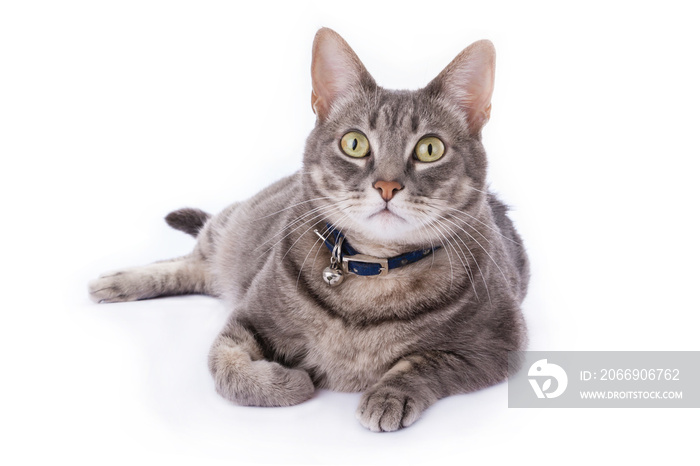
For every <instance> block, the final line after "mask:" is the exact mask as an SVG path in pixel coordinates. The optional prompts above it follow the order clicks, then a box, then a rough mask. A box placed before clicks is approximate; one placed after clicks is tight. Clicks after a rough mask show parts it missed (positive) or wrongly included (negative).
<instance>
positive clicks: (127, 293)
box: [88, 270, 143, 303]
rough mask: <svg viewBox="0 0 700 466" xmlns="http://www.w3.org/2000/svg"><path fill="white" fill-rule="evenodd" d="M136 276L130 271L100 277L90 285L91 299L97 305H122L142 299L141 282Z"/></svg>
mask: <svg viewBox="0 0 700 466" xmlns="http://www.w3.org/2000/svg"><path fill="white" fill-rule="evenodd" d="M140 279H141V277H137V276H136V274H134V273H132V272H131V271H129V270H122V271H118V272H110V273H106V274H104V275H100V278H98V279H96V280H92V281H91V282H90V283H89V284H88V292H89V293H90V299H92V300H93V301H95V302H96V303H121V302H125V301H136V300H138V299H141V298H142V297H143V296H142V295H143V293H142V292H141V290H140V286H139V280H140Z"/></svg>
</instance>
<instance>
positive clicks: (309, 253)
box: [296, 214, 349, 289]
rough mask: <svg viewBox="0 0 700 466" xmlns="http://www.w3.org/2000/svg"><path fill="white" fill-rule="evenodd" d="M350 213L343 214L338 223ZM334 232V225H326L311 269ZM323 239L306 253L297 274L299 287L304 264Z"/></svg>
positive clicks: (319, 239) (316, 242)
mask: <svg viewBox="0 0 700 466" xmlns="http://www.w3.org/2000/svg"><path fill="white" fill-rule="evenodd" d="M348 216H349V215H348V214H343V216H342V217H340V220H339V221H338V223H342V221H343V220H344V219H345V218H347V217H348ZM331 232H332V227H331V226H330V225H326V228H325V229H324V230H323V233H321V236H323V235H325V236H323V241H322V242H321V244H320V246H319V248H318V250H317V251H316V255H315V256H314V262H313V263H312V264H311V270H313V268H314V266H315V265H316V258H317V257H318V253H319V252H320V251H321V248H323V247H324V243H325V242H326V240H327V239H328V237H329V236H330V235H331ZM319 241H321V238H318V239H317V240H316V241H315V242H314V244H313V245H312V246H311V248H310V249H309V252H308V253H307V254H306V257H304V262H302V263H301V267H300V268H299V275H297V283H296V288H297V289H298V288H299V279H300V278H301V272H302V271H303V270H304V264H306V260H307V259H308V258H309V255H311V252H313V250H314V248H315V247H316V245H317V244H318V242H319Z"/></svg>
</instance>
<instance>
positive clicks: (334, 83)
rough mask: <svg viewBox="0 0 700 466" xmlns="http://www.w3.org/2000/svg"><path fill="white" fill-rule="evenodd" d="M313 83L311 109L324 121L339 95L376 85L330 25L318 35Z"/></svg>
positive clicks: (315, 40) (314, 50)
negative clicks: (361, 87)
mask: <svg viewBox="0 0 700 466" xmlns="http://www.w3.org/2000/svg"><path fill="white" fill-rule="evenodd" d="M311 84H312V87H313V90H312V91H311V108H313V110H314V113H315V114H316V115H318V117H319V119H321V120H323V119H325V118H326V117H327V116H328V114H329V113H330V111H331V108H332V106H333V102H335V101H336V100H337V99H338V98H340V97H342V96H344V95H347V94H349V93H351V92H352V91H353V90H354V89H357V88H358V87H360V86H364V87H373V86H376V84H375V83H374V79H373V78H372V76H371V75H370V74H369V73H368V72H367V69H365V66H364V65H363V64H362V62H361V61H360V59H359V58H358V57H357V55H355V52H353V50H352V49H351V48H350V46H349V45H348V43H347V42H345V41H344V40H343V38H342V37H340V35H339V34H338V33H337V32H335V31H334V30H332V29H329V28H321V29H319V31H318V32H317V33H316V37H315V38H314V45H313V52H312V59H311Z"/></svg>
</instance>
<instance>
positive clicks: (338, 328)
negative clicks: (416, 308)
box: [305, 319, 419, 392]
mask: <svg viewBox="0 0 700 466" xmlns="http://www.w3.org/2000/svg"><path fill="white" fill-rule="evenodd" d="M308 337H309V347H308V351H307V354H306V357H305V365H306V366H307V367H308V368H309V369H312V370H313V372H314V373H315V374H317V375H318V376H319V380H320V381H321V385H322V387H323V388H329V389H332V390H337V391H346V392H352V391H360V390H365V389H366V388H367V387H369V386H371V385H372V384H374V383H375V382H377V381H378V380H379V378H380V377H381V376H382V375H383V374H384V373H386V371H387V370H389V369H390V368H391V366H392V364H394V363H395V362H396V360H397V359H399V358H400V357H401V356H404V355H405V354H407V353H408V352H410V348H411V347H412V346H414V345H415V344H416V342H417V340H418V339H419V337H418V335H417V334H416V332H415V331H413V330H412V329H411V328H410V324H405V323H385V324H380V325H375V326H371V327H364V328H360V327H354V326H348V325H347V323H344V322H343V321H341V320H339V319H329V320H325V321H323V322H319V321H317V322H316V325H314V326H313V330H312V331H311V332H310V333H309V335H308Z"/></svg>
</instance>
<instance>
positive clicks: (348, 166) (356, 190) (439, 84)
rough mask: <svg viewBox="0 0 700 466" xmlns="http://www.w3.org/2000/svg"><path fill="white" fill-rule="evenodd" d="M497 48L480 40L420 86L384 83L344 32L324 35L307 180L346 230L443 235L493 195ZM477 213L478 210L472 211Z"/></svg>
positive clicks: (379, 236)
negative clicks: (489, 171)
mask: <svg viewBox="0 0 700 466" xmlns="http://www.w3.org/2000/svg"><path fill="white" fill-rule="evenodd" d="M494 64H495V51H494V48H493V45H492V44H491V42H489V41H479V42H476V43H474V44H472V45H470V46H469V47H468V48H466V49H465V50H464V51H462V52H461V53H460V54H459V55H458V56H457V57H456V58H455V59H454V60H453V61H452V62H451V63H450V64H449V65H448V66H447V67H446V68H445V69H444V70H443V71H442V72H441V73H440V74H439V75H438V76H437V77H436V78H435V79H434V80H433V81H431V82H430V83H429V84H428V85H427V86H426V87H425V88H423V89H420V90H417V91H393V90H387V89H383V88H381V87H379V86H377V84H376V83H375V81H374V79H373V78H372V76H371V75H370V74H369V73H368V72H367V70H366V69H365V67H364V66H363V64H362V62H361V61H360V60H359V58H358V57H357V55H355V53H354V52H353V51H352V49H351V48H350V47H349V46H348V44H347V43H346V42H345V41H344V40H343V39H342V38H341V37H340V36H339V35H338V34H337V33H335V32H334V31H332V30H330V29H325V28H324V29H321V30H319V31H318V33H317V34H316V38H315V40H314V45H313V60H312V65H311V73H312V83H313V92H312V95H311V104H312V107H313V110H314V112H315V113H316V115H317V122H316V127H315V128H314V130H313V131H312V133H311V135H310V136H309V138H308V140H307V145H306V151H305V155H304V183H305V189H306V192H307V195H308V196H310V198H312V197H313V198H318V200H317V201H315V202H314V203H315V204H317V205H318V206H319V207H317V209H318V210H317V212H318V213H319V214H321V213H325V218H326V219H328V220H329V221H330V222H331V223H332V224H333V225H334V226H336V228H339V229H341V230H342V231H344V232H347V233H348V234H350V235H352V234H353V233H354V234H357V235H360V236H362V237H365V238H368V239H370V240H372V241H376V242H379V243H381V242H384V243H386V242H389V243H408V244H415V243H416V242H421V243H424V244H425V243H428V242H432V241H435V242H438V241H440V239H441V235H449V232H450V231H454V230H455V227H454V226H453V225H452V224H451V223H448V222H450V221H451V220H450V219H452V218H454V215H455V212H456V211H455V210H454V209H458V210H462V211H464V210H465V209H469V208H470V206H471V205H475V204H478V201H479V200H483V196H484V190H485V188H484V184H485V178H486V155H485V153H484V150H483V147H482V145H481V128H482V127H483V125H484V124H485V123H486V122H487V121H488V119H489V114H490V110H491V94H492V92H493V82H494ZM467 211H468V210H467Z"/></svg>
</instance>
